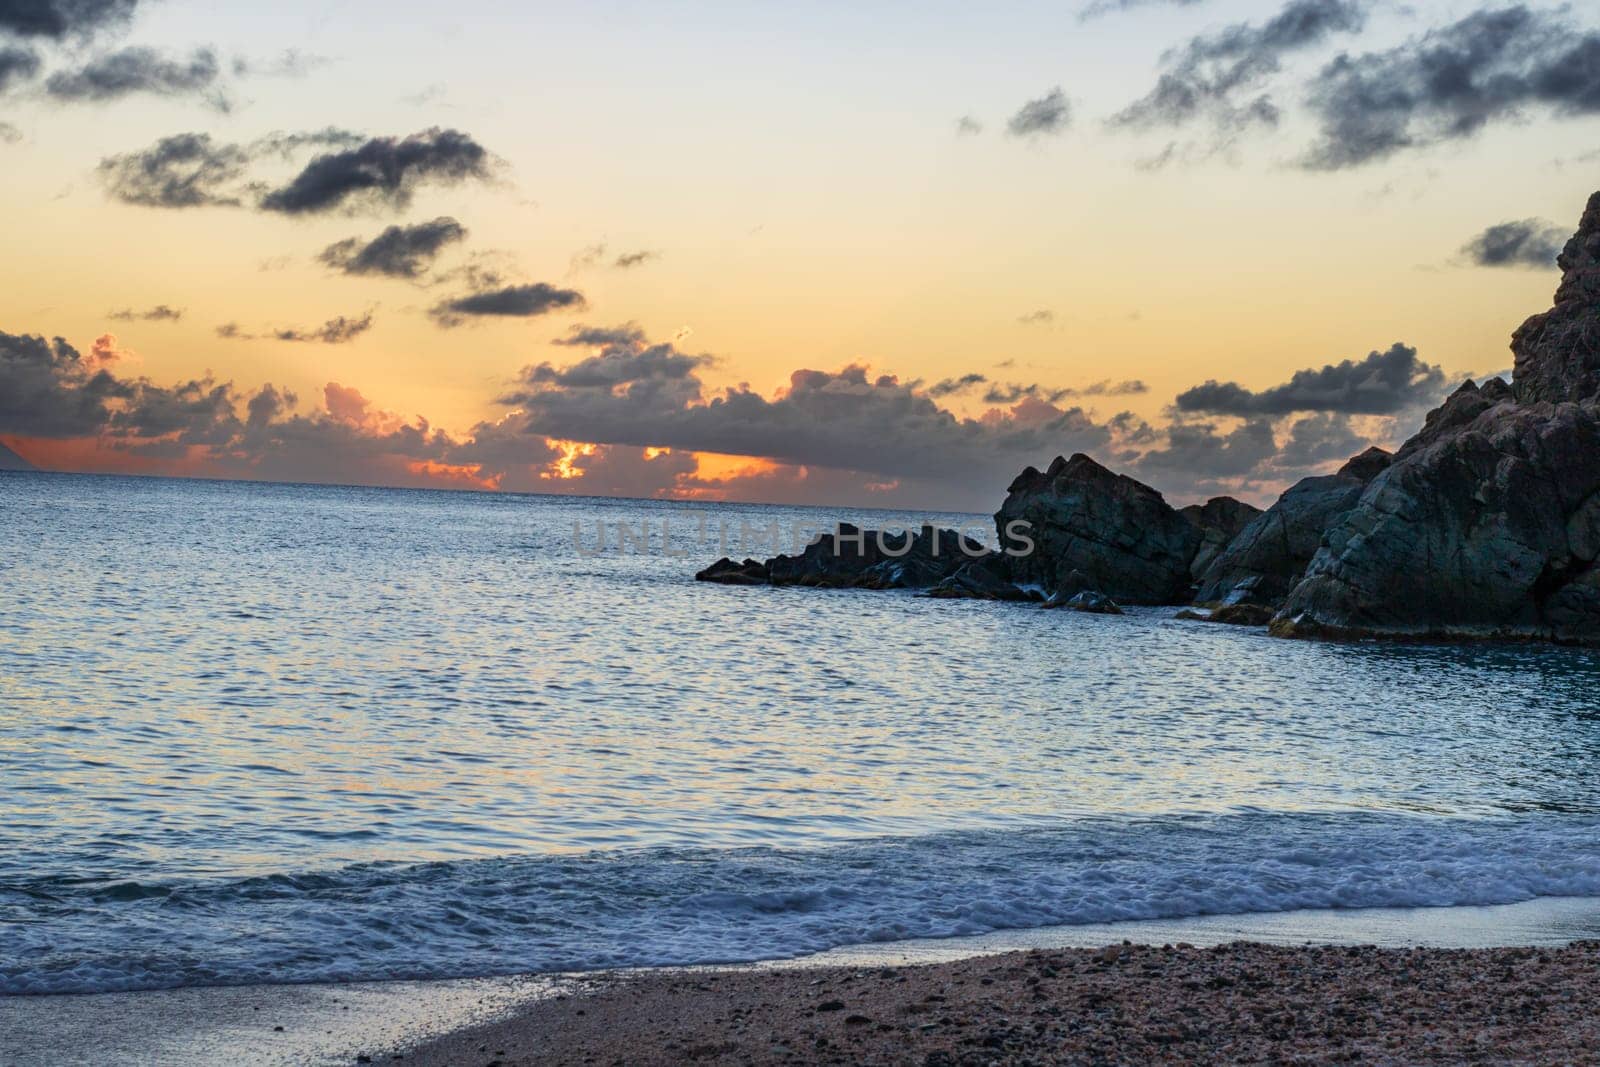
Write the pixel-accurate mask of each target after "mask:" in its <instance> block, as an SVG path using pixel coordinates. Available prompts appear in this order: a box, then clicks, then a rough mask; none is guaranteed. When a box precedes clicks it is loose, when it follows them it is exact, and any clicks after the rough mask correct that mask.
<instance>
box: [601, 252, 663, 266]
mask: <svg viewBox="0 0 1600 1067" xmlns="http://www.w3.org/2000/svg"><path fill="white" fill-rule="evenodd" d="M660 258H661V253H659V252H651V251H647V250H641V251H638V252H623V253H621V254H619V255H618V256H617V258H616V259H614V260H612V261H611V265H612V266H613V267H614V268H616V269H617V270H629V269H631V268H633V267H640V266H643V265H644V264H646V263H649V262H650V261H651V260H653V259H660Z"/></svg>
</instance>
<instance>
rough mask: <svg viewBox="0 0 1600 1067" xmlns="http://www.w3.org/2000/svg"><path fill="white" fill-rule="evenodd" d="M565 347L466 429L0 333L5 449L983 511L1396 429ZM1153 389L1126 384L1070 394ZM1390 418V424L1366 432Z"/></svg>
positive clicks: (967, 382) (1243, 476) (327, 475)
mask: <svg viewBox="0 0 1600 1067" xmlns="http://www.w3.org/2000/svg"><path fill="white" fill-rule="evenodd" d="M336 321H337V320H336ZM558 347H559V348H561V349H563V350H565V351H566V352H568V353H569V354H570V355H571V356H572V357H573V358H570V359H567V360H565V361H563V362H561V363H557V362H554V361H543V362H539V363H534V364H530V365H529V366H527V367H525V368H524V369H523V370H522V371H521V372H520V373H519V374H518V375H517V377H516V379H515V381H514V382H513V383H512V385H511V387H510V388H509V389H507V390H506V391H505V393H504V395H502V396H501V397H499V398H498V399H499V403H500V404H501V406H502V407H503V408H504V409H505V412H506V413H505V414H504V415H503V416H502V417H499V418H496V419H492V420H486V421H483V422H480V423H478V424H477V425H475V426H473V427H472V428H471V429H470V430H469V431H468V432H466V433H465V434H460V435H452V434H448V433H445V432H443V431H441V430H438V429H436V428H434V427H432V426H430V424H429V423H428V421H427V420H426V419H425V418H422V417H420V416H411V417H404V416H401V415H398V414H395V413H393V412H387V411H384V410H382V409H381V408H380V407H379V406H378V405H376V404H375V403H373V402H372V401H371V400H370V399H369V398H368V397H367V396H366V395H365V394H364V393H363V392H362V390H361V389H359V388H357V387H356V386H353V385H350V384H348V383H339V382H329V383H328V384H327V385H326V386H325V387H324V388H323V390H322V392H321V395H320V397H319V404H320V406H318V407H316V408H314V409H311V410H305V409H302V408H300V407H299V406H298V401H297V399H296V398H295V397H294V396H293V395H292V394H289V393H287V392H285V391H283V390H280V389H278V388H276V387H274V386H273V385H271V384H270V383H268V384H264V385H262V386H259V387H258V388H256V389H254V390H243V389H240V388H238V387H237V386H235V385H234V384H233V383H232V382H219V381H215V380H213V379H212V378H210V377H202V378H197V379H191V380H187V381H180V382H178V383H176V384H174V385H170V386H163V385H158V384H156V383H154V382H151V381H150V380H148V379H147V378H143V377H133V376H129V375H125V374H123V373H122V368H124V367H125V366H126V365H127V356H128V353H126V352H124V351H123V350H122V349H120V348H119V347H118V345H117V343H116V339H115V338H113V337H111V336H110V335H106V336H104V337H101V338H98V339H97V340H96V341H95V344H94V346H93V348H92V349H91V350H90V351H89V352H88V354H86V355H84V354H80V353H79V352H78V351H77V350H75V349H74V348H73V347H72V346H71V345H70V344H68V343H67V342H66V341H64V340H62V339H59V338H57V339H53V340H47V339H45V338H43V337H39V336H28V335H10V334H0V437H4V438H5V439H6V443H7V444H8V445H11V446H12V447H14V448H15V449H16V450H17V451H18V452H19V453H21V454H22V455H24V456H26V457H27V458H28V459H30V460H32V461H34V462H35V463H37V464H39V465H41V466H45V467H52V466H54V467H70V468H71V469H89V470H120V471H132V472H145V473H175V474H189V475H204V476H212V477H249V478H267V479H283V480H295V481H315V482H343V483H350V484H379V485H403V486H434V487H439V486H459V487H469V488H501V489H514V490H519V491H544V492H570V493H625V494H635V495H649V496H675V497H689V498H696V497H713V498H724V497H734V498H741V499H757V500H780V501H792V502H807V503H819V504H836V505H843V504H857V505H866V506H870V505H873V504H884V505H891V506H910V507H940V508H950V509H959V510H982V509H988V508H992V507H993V505H994V503H995V501H996V500H997V499H998V498H999V496H1000V494H1001V493H1002V492H1003V487H1004V486H1005V485H1006V484H1007V483H1008V482H1009V480H1010V479H1011V478H1012V477H1013V476H1014V475H1015V474H1016V472H1017V471H1018V470H1020V469H1022V467H1023V466H1026V465H1028V464H1033V465H1040V464H1043V463H1047V462H1048V461H1049V459H1050V458H1051V457H1053V456H1054V455H1057V454H1061V453H1070V452H1073V451H1086V452H1090V453H1091V454H1096V455H1098V456H1100V457H1101V458H1102V459H1103V460H1104V461H1105V462H1107V463H1110V464H1112V465H1113V466H1115V467H1116V468H1117V469H1121V470H1128V471H1130V472H1132V473H1134V474H1135V475H1136V476H1138V477H1141V478H1144V479H1145V480H1147V481H1149V482H1150V483H1151V484H1153V485H1155V486H1156V487H1157V488H1159V489H1162V490H1163V491H1165V492H1168V493H1170V494H1174V498H1175V499H1179V500H1181V501H1185V502H1186V501H1188V500H1193V499H1197V498H1203V497H1204V496H1207V495H1214V494H1215V493H1219V492H1233V493H1237V494H1243V495H1246V496H1250V497H1252V498H1253V499H1256V500H1263V499H1269V498H1270V497H1271V496H1273V495H1275V494H1276V493H1277V492H1278V491H1279V490H1281V489H1282V488H1283V486H1284V485H1285V484H1287V482H1289V481H1292V480H1293V479H1294V478H1297V477H1299V476H1301V475H1302V474H1304V473H1309V472H1313V471H1322V470H1327V469H1330V468H1331V467H1332V466H1335V465H1337V464H1338V463H1339V462H1342V460H1343V459H1344V458H1345V457H1347V456H1348V455H1350V454H1352V453H1354V452H1357V451H1359V450H1360V449H1361V448H1363V447H1365V446H1366V445H1367V444H1369V443H1374V441H1376V440H1380V439H1381V440H1387V437H1384V436H1382V435H1389V436H1392V435H1393V428H1394V426H1393V424H1396V423H1397V422H1398V421H1399V419H1398V418H1382V419H1377V420H1372V419H1368V418H1367V417H1365V416H1360V415H1357V416H1352V415H1350V414H1347V413H1344V412H1336V411H1314V412H1310V413H1307V414H1304V415H1302V416H1300V417H1298V418H1282V419H1280V418H1279V417H1278V416H1276V415H1274V414H1271V413H1265V414H1256V413H1252V414H1250V415H1248V416H1244V417H1241V418H1240V422H1239V424H1238V425H1235V426H1232V427H1231V428H1229V427H1225V426H1221V425H1219V424H1218V422H1217V421H1215V420H1212V419H1190V418H1188V417H1186V416H1185V417H1181V418H1180V419H1179V420H1178V421H1175V422H1172V423H1170V424H1168V425H1165V426H1151V425H1149V424H1148V423H1146V422H1145V421H1144V420H1143V419H1141V418H1139V417H1137V416H1135V415H1133V414H1131V413H1129V412H1120V413H1118V414H1116V415H1114V416H1113V417H1111V418H1109V419H1107V420H1105V421H1103V422H1102V421H1099V420H1098V419H1096V418H1095V417H1094V416H1093V415H1091V414H1090V413H1089V412H1086V411H1084V410H1082V409H1081V408H1077V407H1072V406H1064V405H1058V404H1056V403H1052V402H1051V401H1050V400H1049V399H1048V398H1047V397H1046V396H1045V395H1041V393H1042V391H1039V390H1035V392H1034V393H1032V394H1028V395H1021V396H1019V397H1018V398H1017V399H1016V400H1015V402H1013V403H1009V404H1006V405H1000V406H994V407H991V408H989V409H988V410H986V411H984V412H983V413H982V414H981V415H980V416H978V417H976V418H965V417H961V416H958V415H956V414H955V413H953V412H951V411H949V410H946V409H945V408H942V407H941V406H939V404H938V402H937V401H938V399H939V395H952V394H953V393H955V392H960V391H961V390H962V389H964V388H973V387H976V386H979V385H982V384H984V383H983V382H982V381H981V380H979V379H982V377H983V376H982V375H976V374H969V375H965V376H961V377H957V378H952V379H947V380H946V381H944V382H941V383H938V384H937V385H934V386H930V387H927V388H924V387H922V385H921V384H920V383H918V382H915V381H901V380H900V379H898V378H896V377H895V376H894V375H890V374H875V373H873V372H872V371H870V370H869V369H868V368H866V367H865V366H862V365H859V364H852V365H848V366H845V367H842V368H839V369H837V370H815V369H801V370H796V371H794V372H793V373H792V374H791V375H790V376H789V379H788V384H787V385H786V387H785V388H782V389H780V390H777V391H776V392H774V393H771V394H762V393H757V392H755V391H754V390H752V389H751V388H750V387H749V386H747V385H740V386H737V387H733V388H723V389H712V388H710V387H708V386H707V384H706V383H705V381H704V378H703V374H704V373H705V371H706V370H707V369H708V368H709V367H711V366H712V365H713V363H714V362H715V360H714V359H713V358H712V357H710V356H708V355H704V354H696V353H690V352H685V351H682V350H681V349H679V348H678V347H677V345H676V344H675V343H672V342H652V341H651V340H650V339H649V338H648V337H647V336H646V335H645V334H644V332H643V331H642V330H640V329H639V327H637V326H636V325H633V324H626V325H622V326H616V327H590V326H579V327H575V328H573V329H572V330H570V331H569V332H568V333H567V335H566V336H565V337H563V338H561V339H560V341H559V342H558ZM1305 373H1306V374H1316V373H1320V372H1305ZM1301 377H1303V376H1301V375H1297V376H1296V380H1298V379H1300V378H1301ZM1142 391H1144V386H1143V385H1142V383H1139V382H1134V381H1122V382H1119V381H1110V380H1108V381H1105V382H1097V383H1094V384H1091V385H1089V386H1085V387H1082V388H1079V389H1076V390H1071V392H1075V393H1076V394H1078V395H1097V396H1114V395H1125V394H1130V393H1138V392H1142ZM1262 395H1265V394H1262ZM1373 421H1376V422H1379V423H1383V424H1384V426H1382V427H1379V429H1378V431H1369V429H1368V428H1367V427H1366V426H1365V423H1366V422H1373ZM1373 432H1378V433H1379V434H1380V437H1379V438H1374V437H1373Z"/></svg>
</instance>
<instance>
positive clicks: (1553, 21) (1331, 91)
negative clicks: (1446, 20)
mask: <svg viewBox="0 0 1600 1067" xmlns="http://www.w3.org/2000/svg"><path fill="white" fill-rule="evenodd" d="M1308 101H1309V105H1310V108H1311V110H1312V113H1313V114H1314V115H1315V116H1316V117H1317V120H1318V122H1319V125H1320V136H1319V138H1318V140H1317V141H1316V143H1314V144H1313V145H1312V147H1311V149H1310V151H1309V152H1308V153H1307V154H1306V155H1305V157H1304V159H1303V160H1302V165H1303V166H1305V167H1306V168H1308V169H1311V170H1339V169H1342V168H1346V167H1357V166H1362V165H1364V164H1368V163H1372V162H1375V161H1377V160H1381V159H1386V158H1388V157H1390V156H1392V155H1394V154H1396V153H1398V152H1401V151H1404V150H1408V149H1417V148H1423V147H1426V146H1429V145H1435V144H1440V143H1444V142H1448V141H1456V140H1462V139H1465V138H1469V137H1472V136H1474V135H1476V134H1477V133H1478V132H1479V131H1480V130H1482V129H1484V128H1485V127H1486V126H1488V125H1490V124H1491V123H1494V122H1503V121H1515V120H1520V119H1523V118H1526V117H1527V116H1529V115H1532V114H1535V113H1538V112H1543V113H1545V114H1551V115H1556V116H1572V115H1592V114H1596V113H1600V33H1596V32H1595V31H1583V30H1580V29H1578V28H1577V27H1576V26H1574V25H1573V23H1572V22H1571V20H1570V19H1569V18H1568V17H1567V15H1566V13H1565V11H1562V10H1556V11H1534V10H1531V9H1529V8H1528V7H1526V6H1523V5H1520V4H1519V5H1516V6H1513V7H1506V8H1501V9H1499V10H1493V11H1478V12H1475V13H1473V14H1471V15H1468V16H1466V17H1465V18H1463V19H1461V20H1460V21H1458V22H1454V23H1452V24H1450V25H1448V26H1445V27H1443V28H1442V29H1436V30H1431V31H1429V32H1428V33H1425V34H1423V35H1422V36H1420V37H1416V38H1413V39H1412V40H1410V41H1408V42H1406V43H1405V44H1403V45H1401V46H1399V47H1397V48H1392V49H1389V50H1387V51H1382V52H1369V53H1366V54H1364V55H1359V56H1350V55H1341V56H1339V57H1338V58H1336V59H1334V60H1333V61H1332V62H1330V63H1329V64H1327V65H1326V66H1325V67H1323V69H1322V70H1321V71H1320V72H1319V73H1318V74H1317V75H1316V77H1315V78H1314V79H1313V80H1312V82H1311V85H1310V87H1309V91H1308Z"/></svg>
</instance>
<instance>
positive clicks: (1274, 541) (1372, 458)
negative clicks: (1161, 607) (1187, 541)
mask: <svg viewBox="0 0 1600 1067" xmlns="http://www.w3.org/2000/svg"><path fill="white" fill-rule="evenodd" d="M1388 461H1389V453H1387V452H1385V451H1383V449H1381V448H1373V449H1368V450H1367V451H1365V452H1363V453H1361V455H1359V456H1356V457H1355V458H1354V459H1352V460H1350V461H1349V462H1348V463H1346V464H1345V465H1344V466H1343V467H1342V468H1340V469H1339V471H1338V473H1336V474H1328V475H1323V476H1321V477H1316V478H1302V479H1301V480H1300V481H1298V482H1296V483H1295V484H1294V485H1292V486H1290V487H1289V489H1288V490H1287V491H1285V492H1284V494H1283V495H1282V496H1281V497H1279V498H1278V500H1277V503H1275V504H1273V505H1272V507H1270V508H1268V509H1267V510H1266V511H1265V512H1262V513H1261V514H1260V515H1259V516H1257V517H1256V518H1255V519H1254V520H1253V521H1252V522H1251V523H1250V524H1249V525H1248V526H1246V527H1245V528H1244V529H1243V530H1242V531H1240V533H1239V535H1238V536H1237V537H1235V538H1234V539H1233V541H1232V542H1231V543H1230V544H1229V545H1228V546H1227V547H1226V548H1225V549H1223V550H1222V551H1221V552H1219V553H1217V554H1216V556H1215V558H1214V559H1213V560H1212V561H1211V563H1210V565H1209V566H1207V567H1206V568H1205V570H1204V571H1203V572H1202V573H1201V575H1200V588H1199V590H1198V592H1196V593H1195V602H1196V603H1200V604H1223V605H1228V604H1256V605H1264V606H1271V607H1274V608H1275V607H1277V606H1278V605H1279V604H1281V603H1283V600H1284V598H1285V597H1287V596H1288V595H1289V591H1290V590H1291V589H1293V588H1294V585H1295V583H1296V582H1298V581H1299V580H1300V578H1301V577H1302V576H1303V575H1304V574H1305V571H1306V566H1307V565H1308V564H1310V562H1311V559H1312V557H1313V556H1315V555H1316V554H1317V549H1318V548H1320V547H1321V546H1322V536H1323V534H1324V533H1325V532H1326V531H1327V530H1328V528H1329V527H1330V526H1332V525H1333V524H1334V523H1336V522H1337V521H1338V520H1339V519H1340V518H1341V517H1343V516H1344V514H1345V513H1346V512H1348V511H1349V510H1350V509H1351V508H1353V507H1354V506H1355V504H1356V501H1357V500H1359V499H1360V498H1361V494H1362V492H1363V491H1364V490H1365V489H1366V487H1367V484H1368V483H1369V482H1370V481H1371V480H1372V479H1373V478H1374V477H1375V476H1376V475H1377V474H1378V473H1379V472H1381V471H1382V470H1383V469H1384V468H1385V467H1386V466H1387V465H1388Z"/></svg>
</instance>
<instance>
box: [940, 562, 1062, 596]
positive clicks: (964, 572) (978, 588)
mask: <svg viewBox="0 0 1600 1067" xmlns="http://www.w3.org/2000/svg"><path fill="white" fill-rule="evenodd" d="M923 595H924V596H929V597H934V598H936V599H941V600H1041V599H1043V596H1042V594H1040V593H1039V591H1038V590H1036V589H1023V588H1022V587H1021V586H1019V585H1017V584H1016V583H1015V582H1013V581H1012V580H1011V573H1010V570H1009V569H1008V568H1007V566H1006V558H1005V557H1004V556H1002V555H1000V554H999V553H992V554H990V555H988V556H985V557H984V558H982V559H975V560H973V561H972V562H971V563H968V564H966V565H965V566H963V567H962V568H961V569H960V570H958V571H956V572H955V573H954V574H952V575H951V576H950V577H948V578H946V579H945V580H944V581H942V582H940V583H939V584H938V585H936V586H934V587H933V588H932V589H929V590H928V591H927V592H926V593H925V594H923Z"/></svg>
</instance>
